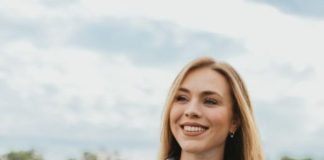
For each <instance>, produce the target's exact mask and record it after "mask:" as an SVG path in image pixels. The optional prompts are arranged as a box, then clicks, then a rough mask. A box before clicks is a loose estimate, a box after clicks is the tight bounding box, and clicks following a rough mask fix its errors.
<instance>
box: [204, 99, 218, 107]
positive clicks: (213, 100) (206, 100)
mask: <svg viewBox="0 0 324 160" xmlns="http://www.w3.org/2000/svg"><path fill="white" fill-rule="evenodd" d="M204 104H206V105H217V104H218V100H216V99H214V98H209V97H207V98H205V100H204Z"/></svg>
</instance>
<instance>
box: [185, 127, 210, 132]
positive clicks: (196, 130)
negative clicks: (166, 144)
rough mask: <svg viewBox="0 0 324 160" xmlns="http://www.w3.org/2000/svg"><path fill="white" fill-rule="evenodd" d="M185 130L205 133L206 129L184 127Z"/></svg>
mask: <svg viewBox="0 0 324 160" xmlns="http://www.w3.org/2000/svg"><path fill="white" fill-rule="evenodd" d="M184 130H185V131H188V132H203V131H205V130H206V129H205V128H202V127H197V126H184Z"/></svg>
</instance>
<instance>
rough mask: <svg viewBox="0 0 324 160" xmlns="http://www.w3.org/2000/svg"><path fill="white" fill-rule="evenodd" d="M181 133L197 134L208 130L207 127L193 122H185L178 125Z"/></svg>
mask: <svg viewBox="0 0 324 160" xmlns="http://www.w3.org/2000/svg"><path fill="white" fill-rule="evenodd" d="M180 127H181V128H182V130H183V133H184V134H185V135H187V136H198V135H201V134H202V133H204V132H205V131H206V130H208V128H209V127H207V126H205V125H202V124H200V123H195V122H185V123H182V124H181V125H180Z"/></svg>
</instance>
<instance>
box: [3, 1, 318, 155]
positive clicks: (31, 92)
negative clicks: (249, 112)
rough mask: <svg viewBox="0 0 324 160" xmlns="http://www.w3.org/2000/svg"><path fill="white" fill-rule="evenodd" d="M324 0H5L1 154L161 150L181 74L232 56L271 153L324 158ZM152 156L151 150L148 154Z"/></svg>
mask: <svg viewBox="0 0 324 160" xmlns="http://www.w3.org/2000/svg"><path fill="white" fill-rule="evenodd" d="M323 7H324V2H323V1H321V0H313V1H303V0H287V1H280V0H226V1H220V0H218V1H217V0H203V1H194V0H186V1H185V0H177V1H171V0H164V1H149V0H137V1H133V0H123V1H112V0H55V1H54V0H25V1H19V0H1V1H0V88H1V89H0V141H1V143H0V154H4V153H6V152H8V151H11V150H27V149H31V148H33V149H35V150H36V151H38V152H40V153H41V154H43V155H44V157H45V158H46V159H48V160H57V159H67V158H72V157H77V156H79V155H81V153H82V152H83V151H94V152H115V151H118V152H119V154H120V155H121V156H122V157H123V158H125V159H127V160H137V159H142V160H152V159H156V157H157V152H158V147H159V138H160V135H159V134H160V128H161V119H162V111H163V106H164V101H165V99H166V96H167V92H168V89H169V87H170V85H171V82H172V81H173V79H174V78H175V76H176V75H177V73H178V72H179V71H180V70H181V68H182V67H183V66H184V65H185V64H187V63H188V62H189V61H191V60H193V59H195V58H197V57H200V56H212V57H214V58H216V59H219V60H223V61H226V62H228V63H230V64H231V65H233V66H234V67H235V68H236V69H237V70H238V72H239V73H240V74H241V76H242V77H243V79H244V81H245V83H246V85H247V88H248V90H249V93H250V96H251V98H252V102H253V106H254V110H255V116H256V121H257V125H258V129H259V132H260V135H261V140H262V145H263V147H264V150H265V153H266V157H267V159H269V160H276V159H279V157H280V156H282V155H291V156H294V157H305V156H312V157H314V159H318V160H322V159H324V154H323V152H322V149H323V147H324V139H323V138H322V137H323V136H324V118H323V113H324V99H323V97H322V92H323V90H324V85H323V82H324V65H323V63H322V59H321V57H322V56H321V54H323V53H324V45H323V44H322V43H323V42H324V11H323V9H322V8H323ZM143 155H145V157H143Z"/></svg>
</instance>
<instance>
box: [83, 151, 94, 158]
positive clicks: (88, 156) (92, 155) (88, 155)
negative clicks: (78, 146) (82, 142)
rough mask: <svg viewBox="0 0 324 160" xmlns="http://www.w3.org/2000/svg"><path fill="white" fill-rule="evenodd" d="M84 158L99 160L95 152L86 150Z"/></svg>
mask: <svg viewBox="0 0 324 160" xmlns="http://www.w3.org/2000/svg"><path fill="white" fill-rule="evenodd" d="M82 160H97V156H96V155H95V154H94V153H90V152H84V153H83V157H82Z"/></svg>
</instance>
